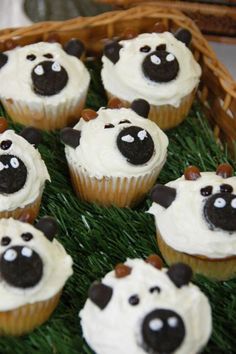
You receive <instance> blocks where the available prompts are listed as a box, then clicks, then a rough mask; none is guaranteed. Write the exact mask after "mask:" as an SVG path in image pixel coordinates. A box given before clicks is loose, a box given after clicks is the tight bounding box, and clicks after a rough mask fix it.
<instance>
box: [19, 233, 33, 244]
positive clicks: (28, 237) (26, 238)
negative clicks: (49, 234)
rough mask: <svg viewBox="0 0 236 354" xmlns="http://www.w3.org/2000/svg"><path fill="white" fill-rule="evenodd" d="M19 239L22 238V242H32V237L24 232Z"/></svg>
mask: <svg viewBox="0 0 236 354" xmlns="http://www.w3.org/2000/svg"><path fill="white" fill-rule="evenodd" d="M21 238H22V239H23V240H24V241H26V242H28V241H30V240H32V238H33V235H32V234H31V233H30V232H24V233H23V234H22V235H21Z"/></svg>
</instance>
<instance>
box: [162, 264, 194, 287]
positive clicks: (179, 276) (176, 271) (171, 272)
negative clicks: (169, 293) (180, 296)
mask: <svg viewBox="0 0 236 354" xmlns="http://www.w3.org/2000/svg"><path fill="white" fill-rule="evenodd" d="M166 274H167V275H168V276H169V278H170V279H171V280H172V282H173V283H174V284H175V285H176V286H177V288H181V286H183V285H187V284H188V283H189V282H190V280H191V278H192V275H193V272H192V269H191V268H190V267H189V266H188V265H186V264H184V263H176V264H173V265H172V266H171V267H170V268H169V269H168V271H167V273H166Z"/></svg>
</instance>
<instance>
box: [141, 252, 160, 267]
mask: <svg viewBox="0 0 236 354" xmlns="http://www.w3.org/2000/svg"><path fill="white" fill-rule="evenodd" d="M145 262H146V263H148V264H151V265H152V266H153V267H154V268H157V269H161V268H162V267H163V262H162V259H161V257H159V256H158V255H157V254H151V255H150V256H148V257H147V259H146V260H145Z"/></svg>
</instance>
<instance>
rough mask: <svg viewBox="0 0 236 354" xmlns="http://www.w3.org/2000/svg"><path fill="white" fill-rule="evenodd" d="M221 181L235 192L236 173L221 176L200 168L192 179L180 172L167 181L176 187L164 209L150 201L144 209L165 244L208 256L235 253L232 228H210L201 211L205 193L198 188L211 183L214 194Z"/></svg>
mask: <svg viewBox="0 0 236 354" xmlns="http://www.w3.org/2000/svg"><path fill="white" fill-rule="evenodd" d="M221 184H229V185H231V186H232V187H233V193H234V194H235V193H236V177H230V178H227V179H224V178H222V177H220V176H218V175H216V173H215V172H201V177H200V178H198V179H197V180H196V181H188V180H185V178H184V176H182V177H180V178H178V179H177V180H175V181H171V182H169V183H167V186H169V187H172V188H176V191H177V195H176V199H175V200H174V202H173V203H172V204H171V205H170V206H169V207H168V208H167V209H165V208H163V207H162V206H160V205H159V204H157V203H155V202H154V203H153V204H152V206H151V208H150V209H149V211H148V212H149V213H151V214H153V215H154V217H155V222H156V227H157V229H158V230H159V232H160V234H161V237H162V238H163V240H164V241H165V242H166V243H167V244H168V245H169V246H171V247H172V248H174V249H175V250H177V251H180V252H186V253H188V254H192V255H204V256H207V257H209V258H224V257H228V256H232V255H236V232H228V231H224V230H222V229H214V230H211V229H210V228H209V224H208V223H207V221H206V220H205V218H204V215H203V208H204V205H205V201H206V200H207V198H208V197H204V196H202V195H201V193H200V189H201V188H204V187H206V186H212V187H213V191H212V194H214V193H218V192H219V191H220V185H221ZM170 220H171V222H170Z"/></svg>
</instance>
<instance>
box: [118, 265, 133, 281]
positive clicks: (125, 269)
mask: <svg viewBox="0 0 236 354" xmlns="http://www.w3.org/2000/svg"><path fill="white" fill-rule="evenodd" d="M131 272H132V268H131V267H129V266H127V265H125V264H123V263H119V264H117V265H116V267H115V275H116V278H124V277H127V276H128V275H129V274H130V273H131Z"/></svg>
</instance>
